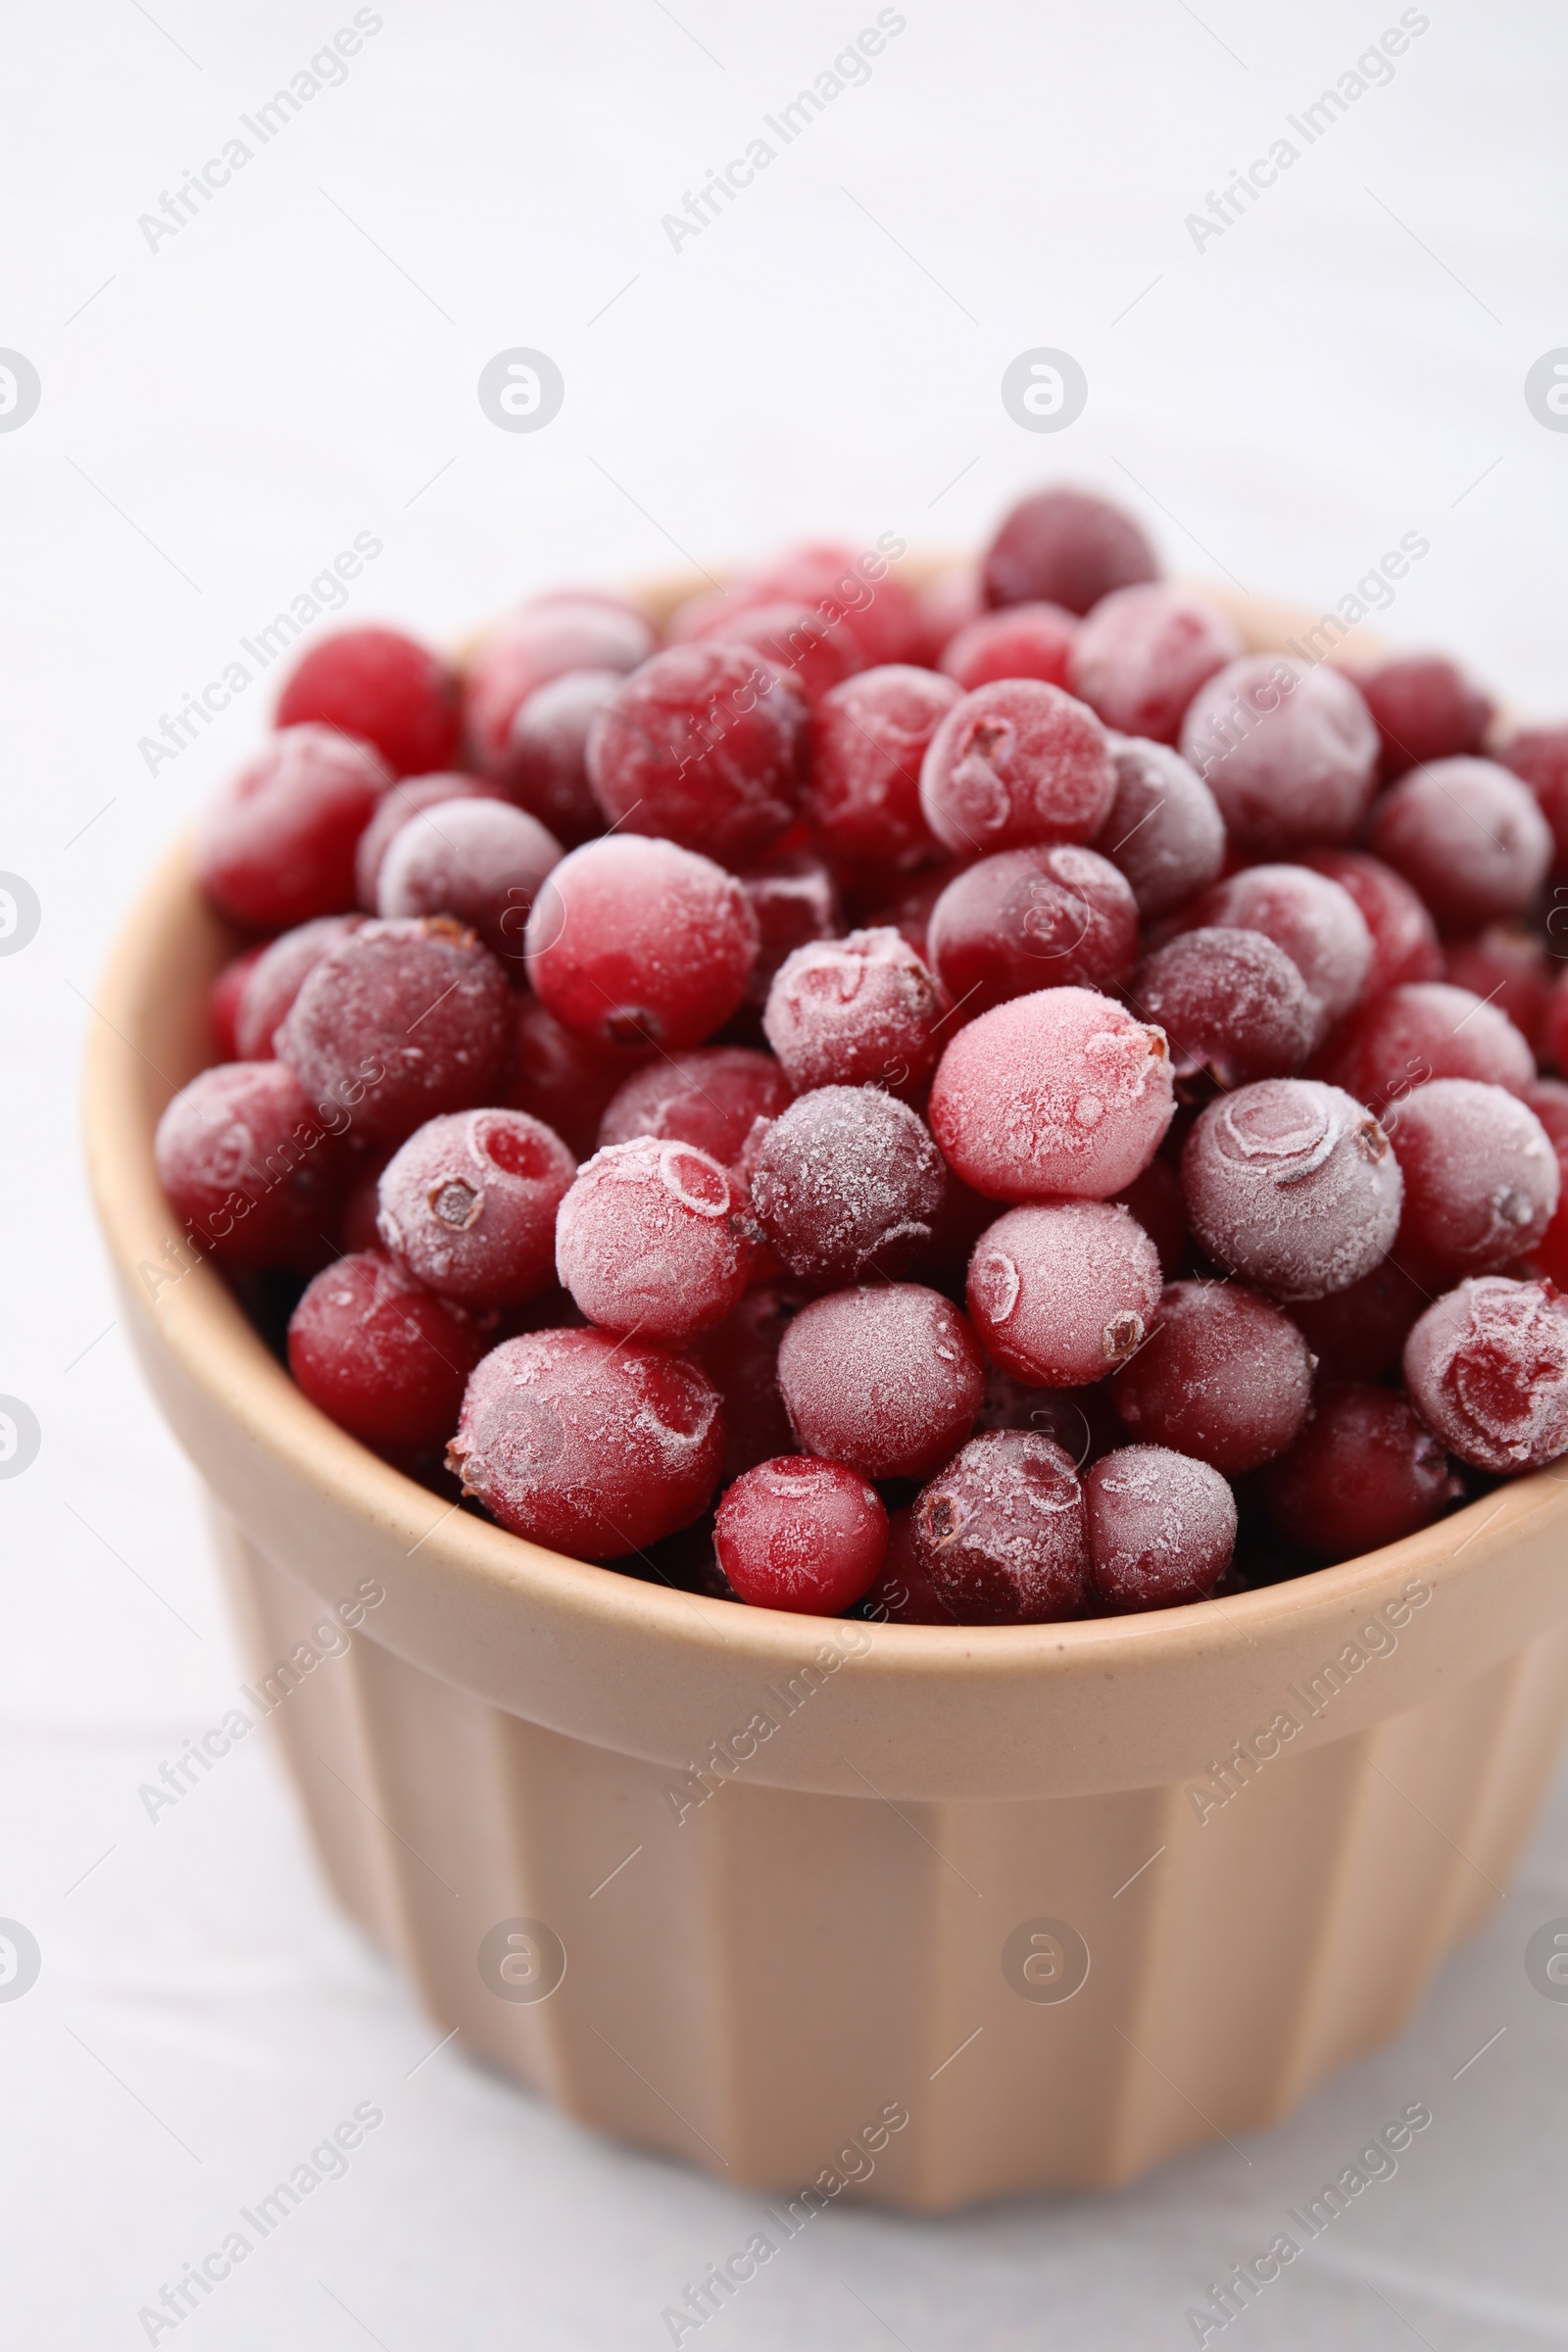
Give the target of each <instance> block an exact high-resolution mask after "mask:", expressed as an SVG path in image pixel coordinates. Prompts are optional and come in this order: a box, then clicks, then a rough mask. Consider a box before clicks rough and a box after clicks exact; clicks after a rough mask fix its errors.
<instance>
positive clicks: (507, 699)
mask: <svg viewBox="0 0 1568 2352" xmlns="http://www.w3.org/2000/svg"><path fill="white" fill-rule="evenodd" d="M653 650H654V632H653V630H652V629H651V628H650V627H649V625H648V622H647V620H646V619H645V618H644V616H643V615H642V613H635V612H633V611H632V609H631V608H630V606H627V605H618V604H613V603H612V602H610V601H609V600H608V599H607V598H603V597H585V596H562V597H547V598H543V599H541V600H540V601H539V602H538V603H536V604H531V605H524V606H522V607H521V608H520V609H519V610H518V611H517V612H515V613H511V614H509V615H508V617H507V619H506V620H504V621H503V622H502V624H501V626H500V627H499V628H498V629H497V630H496V631H495V633H494V635H493V636H491V637H490V638H488V639H487V640H486V642H485V643H484V645H482V646H481V647H480V649H479V652H478V653H477V654H476V655H475V657H474V660H473V662H472V663H471V664H470V666H469V669H468V674H467V677H466V680H465V681H464V719H465V724H466V729H467V737H468V748H469V751H470V753H471V754H472V757H473V762H474V765H475V766H476V767H478V768H479V769H481V770H482V771H483V772H485V773H486V774H488V773H490V772H492V771H494V770H499V769H501V768H503V767H504V766H505V764H506V760H507V752H508V746H509V742H510V739H511V735H512V726H513V721H514V719H515V717H516V715H517V712H518V711H519V710H520V709H521V707H522V705H523V704H524V703H525V702H526V701H527V700H528V697H529V696H530V695H532V694H535V693H537V691H538V689H539V688H540V687H541V686H546V685H548V684H549V683H550V681H551V680H552V679H553V678H561V677H564V676H565V675H566V673H567V671H568V670H580V669H610V670H614V671H615V672H616V673H617V675H620V676H624V675H625V673H626V672H627V671H628V670H633V669H635V668H636V667H637V665H638V663H639V662H646V661H647V659H648V657H649V655H650V654H651V653H652V652H653Z"/></svg>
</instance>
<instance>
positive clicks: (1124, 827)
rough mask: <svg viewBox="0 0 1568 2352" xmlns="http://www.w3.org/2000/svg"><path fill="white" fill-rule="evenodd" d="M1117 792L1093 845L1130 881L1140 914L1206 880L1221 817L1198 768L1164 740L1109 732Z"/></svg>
mask: <svg viewBox="0 0 1568 2352" xmlns="http://www.w3.org/2000/svg"><path fill="white" fill-rule="evenodd" d="M1110 757H1111V763H1112V765H1113V766H1114V768H1115V771H1116V797H1115V799H1114V800H1113V801H1112V802H1111V804H1110V813H1109V815H1108V816H1107V817H1106V819H1105V821H1104V823H1103V825H1102V826H1101V828H1100V831H1099V832H1098V833H1097V834H1096V835H1095V847H1096V849H1097V850H1098V851H1099V852H1100V854H1101V856H1102V857H1103V858H1109V859H1110V861H1111V863H1112V865H1114V866H1116V867H1118V868H1119V869H1120V871H1121V872H1122V873H1124V874H1125V875H1126V877H1127V880H1128V882H1129V883H1130V884H1131V886H1132V893H1133V897H1134V898H1135V899H1136V900H1137V901H1138V911H1139V913H1140V914H1141V915H1143V917H1144V918H1145V920H1146V921H1149V920H1151V919H1152V917H1153V916H1155V915H1158V914H1168V913H1169V912H1170V911H1171V909H1172V907H1180V906H1182V905H1183V904H1184V903H1185V902H1186V901H1187V900H1188V899H1190V898H1191V897H1192V895H1193V893H1194V892H1195V891H1198V890H1201V889H1202V888H1203V886H1204V884H1205V883H1208V882H1212V881H1213V879H1214V876H1215V875H1216V874H1217V873H1218V872H1219V870H1220V867H1221V866H1222V865H1223V864H1224V862H1225V820H1224V818H1223V817H1222V816H1221V815H1220V812H1219V805H1218V803H1217V802H1216V801H1215V798H1214V795H1213V794H1212V793H1211V792H1210V791H1209V789H1208V786H1207V785H1206V784H1205V783H1204V782H1203V779H1202V777H1201V775H1200V774H1199V773H1198V771H1197V769H1196V768H1194V767H1191V766H1189V764H1188V762H1187V761H1186V760H1184V759H1183V758H1182V756H1181V754H1180V752H1177V751H1173V750H1172V749H1171V747H1170V745H1169V744H1166V743H1145V742H1143V741H1141V740H1139V739H1137V738H1135V737H1133V736H1130V735H1112V736H1111V738H1110Z"/></svg>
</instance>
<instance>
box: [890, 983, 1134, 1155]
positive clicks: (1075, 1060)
mask: <svg viewBox="0 0 1568 2352" xmlns="http://www.w3.org/2000/svg"><path fill="white" fill-rule="evenodd" d="M1175 1110H1176V1099H1175V1094H1174V1091H1173V1088H1172V1083H1171V1066H1170V1054H1169V1052H1168V1050H1167V1047H1166V1043H1165V1036H1164V1032H1163V1031H1162V1030H1160V1029H1156V1028H1152V1027H1151V1026H1149V1025H1148V1024H1147V1023H1145V1022H1143V1021H1139V1020H1136V1019H1135V1018H1134V1016H1133V1015H1132V1014H1131V1013H1130V1012H1127V1011H1125V1010H1124V1009H1123V1007H1122V1006H1121V1005H1117V1004H1115V1003H1113V1002H1112V1001H1111V999H1110V998H1108V997H1102V996H1097V995H1096V994H1095V993H1094V991H1093V990H1090V989H1086V988H1051V989H1043V990H1041V991H1040V993H1039V994H1038V995H1036V996H1032V997H1015V998H1013V1000H1012V1002H1011V1003H1010V1004H1007V1005H998V1006H997V1007H996V1009H995V1011H993V1012H986V1013H982V1014H981V1016H980V1018H979V1019H978V1020H977V1021H971V1022H970V1023H969V1025H968V1027H967V1028H965V1029H961V1030H960V1031H959V1032H958V1035H957V1036H956V1038H955V1039H954V1040H953V1042H952V1044H951V1045H950V1046H949V1047H948V1048H947V1051H946V1052H945V1053H944V1054H943V1056H942V1059H941V1062H940V1063H939V1064H938V1067H937V1074H936V1079H935V1082H934V1084H933V1086H932V1089H931V1105H930V1118H931V1127H932V1132H933V1133H934V1135H935V1136H936V1139H937V1141H938V1143H939V1144H940V1145H941V1147H942V1150H943V1152H945V1154H946V1155H947V1157H948V1159H949V1160H951V1162H952V1163H953V1166H954V1167H955V1168H956V1170H957V1172H958V1174H959V1175H960V1176H961V1177H962V1178H963V1180H964V1182H965V1183H966V1184H970V1185H972V1186H973V1187H974V1189H975V1191H976V1192H978V1193H984V1194H985V1196H986V1197H987V1199H988V1200H992V1201H1039V1200H1045V1199H1049V1198H1050V1197H1051V1196H1052V1195H1053V1194H1058V1193H1062V1194H1070V1195H1073V1196H1075V1197H1077V1198H1080V1199H1089V1200H1108V1198H1109V1197H1110V1195H1111V1194H1112V1193H1119V1192H1121V1191H1122V1189H1123V1188H1124V1187H1125V1186H1126V1185H1129V1184H1131V1183H1132V1181H1133V1179H1134V1177H1135V1176H1138V1175H1140V1174H1141V1173H1142V1171H1143V1170H1144V1169H1145V1168H1146V1167H1147V1166H1148V1164H1149V1162H1150V1161H1151V1160H1152V1158H1153V1156H1154V1153H1155V1151H1156V1150H1157V1149H1158V1146H1159V1141H1160V1138H1161V1137H1162V1136H1163V1134H1164V1133H1165V1130H1166V1128H1167V1127H1168V1126H1169V1125H1170V1123H1171V1120H1172V1118H1173V1117H1174V1116H1175Z"/></svg>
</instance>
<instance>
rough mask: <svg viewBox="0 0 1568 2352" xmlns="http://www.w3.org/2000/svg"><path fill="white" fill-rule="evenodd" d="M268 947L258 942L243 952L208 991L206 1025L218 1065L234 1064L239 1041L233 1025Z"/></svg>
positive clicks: (217, 974) (223, 968) (258, 1058)
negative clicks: (249, 983) (248, 982)
mask: <svg viewBox="0 0 1568 2352" xmlns="http://www.w3.org/2000/svg"><path fill="white" fill-rule="evenodd" d="M268 946H269V943H268V941H266V940H260V939H259V940H258V941H257V942H256V944H255V946H254V947H249V948H242V949H241V950H240V952H239V954H238V955H237V956H230V957H229V959H228V961H227V962H226V963H225V964H223V965H222V966H221V969H220V970H219V971H217V972H215V973H214V975H213V978H212V980H211V981H210V982H209V984H208V989H207V1025H208V1027H209V1028H210V1029H211V1031H212V1033H213V1043H214V1045H215V1046H216V1047H217V1048H218V1058H219V1060H220V1061H237V1060H238V1059H239V1057H240V1055H239V1038H238V1036H237V1034H236V1026H235V1025H236V1023H237V1022H238V1020H239V1008H240V1005H241V1003H242V1001H243V999H244V995H245V984H246V982H247V981H248V980H249V978H250V976H251V974H252V972H253V971H254V970H255V969H256V966H257V965H258V964H259V963H260V961H261V959H262V957H263V956H265V955H266V954H267V950H268ZM249 1058H250V1059H251V1060H252V1061H265V1060H266V1058H267V1055H266V1054H251V1055H250V1056H249Z"/></svg>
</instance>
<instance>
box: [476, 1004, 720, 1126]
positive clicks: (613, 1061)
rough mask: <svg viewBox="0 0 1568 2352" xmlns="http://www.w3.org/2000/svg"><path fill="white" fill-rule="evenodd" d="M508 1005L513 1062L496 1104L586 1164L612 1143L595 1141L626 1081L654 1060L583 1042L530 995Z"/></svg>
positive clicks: (639, 1049)
mask: <svg viewBox="0 0 1568 2352" xmlns="http://www.w3.org/2000/svg"><path fill="white" fill-rule="evenodd" d="M515 1014H516V1029H515V1064H514V1069H513V1075H512V1078H511V1081H510V1083H509V1084H508V1085H507V1086H505V1087H504V1088H503V1090H502V1092H501V1094H500V1095H499V1096H498V1097H497V1100H498V1101H499V1102H500V1103H503V1104H504V1105H505V1107H506V1108H507V1109H509V1110H526V1111H528V1112H529V1113H531V1115H532V1116H533V1117H534V1118H536V1119H542V1120H543V1121H544V1123H545V1125H546V1126H547V1127H553V1128H554V1129H555V1131H556V1133H557V1134H558V1135H559V1136H560V1137H561V1138H562V1140H563V1141H564V1143H565V1144H566V1145H567V1146H568V1147H569V1148H570V1150H571V1151H572V1152H575V1153H576V1155H577V1157H578V1158H579V1159H587V1158H588V1157H589V1155H590V1154H591V1153H592V1152H595V1151H597V1150H598V1148H599V1144H600V1142H601V1140H606V1141H608V1140H612V1139H608V1138H606V1139H601V1137H600V1133H599V1123H600V1121H601V1119H602V1118H603V1117H604V1114H605V1112H606V1110H607V1109H608V1107H609V1105H610V1103H612V1102H613V1100H614V1097H615V1096H616V1095H617V1094H618V1093H619V1091H620V1089H621V1087H623V1086H624V1085H625V1083H626V1081H627V1079H628V1078H630V1077H632V1076H634V1075H635V1073H636V1072H637V1071H638V1070H640V1069H643V1068H645V1067H647V1066H648V1065H649V1064H650V1063H651V1062H652V1061H653V1060H654V1059H655V1049H654V1048H653V1047H651V1046H613V1045H608V1044H605V1043H603V1042H602V1041H601V1040H599V1039H598V1038H592V1037H585V1036H584V1035H583V1034H582V1032H581V1031H580V1030H578V1029H568V1028H567V1027H566V1025H565V1023H564V1021H558V1020H557V1018H556V1016H555V1014H554V1013H553V1012H551V1011H550V1010H549V1009H548V1008H547V1007H546V1006H545V1005H541V1003H540V1002H539V999H538V998H537V997H536V996H533V995H531V994H526V993H525V994H523V995H521V996H519V997H516V998H515ZM613 1140H614V1141H616V1142H621V1141H624V1140H625V1139H624V1138H621V1137H616V1138H614V1139H613ZM694 1140H697V1141H700V1140H701V1139H700V1138H697V1139H694Z"/></svg>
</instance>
